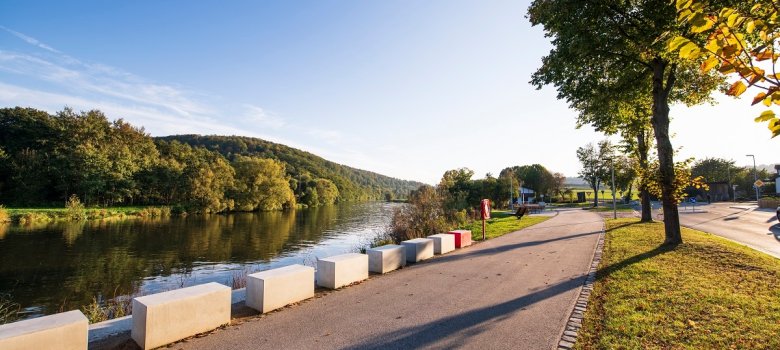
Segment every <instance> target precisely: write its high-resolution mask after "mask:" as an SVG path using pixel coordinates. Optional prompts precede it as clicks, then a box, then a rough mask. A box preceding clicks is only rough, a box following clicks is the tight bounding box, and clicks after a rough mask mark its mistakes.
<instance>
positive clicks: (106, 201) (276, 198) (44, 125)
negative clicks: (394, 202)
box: [0, 107, 421, 212]
mask: <svg viewBox="0 0 780 350" xmlns="http://www.w3.org/2000/svg"><path fill="white" fill-rule="evenodd" d="M420 185H421V183H418V182H413V181H405V180H399V179H395V178H391V177H388V176H384V175H380V174H377V173H373V172H370V171H365V170H360V169H355V168H351V167H347V166H344V165H340V164H337V163H334V162H330V161H327V160H325V159H323V158H321V157H319V156H316V155H314V154H311V153H308V152H305V151H301V150H298V149H294V148H291V147H287V146H284V145H281V144H276V143H272V142H268V141H265V140H261V139H256V138H250V137H238V136H199V135H180V136H167V137H160V138H153V137H151V136H149V134H148V133H146V132H145V130H144V129H143V127H138V126H133V125H131V124H129V123H127V122H125V121H124V120H122V119H117V120H113V121H112V120H109V118H108V117H107V116H106V115H104V114H103V113H102V112H100V111H99V110H91V111H87V112H75V111H73V110H72V109H69V108H65V109H63V110H62V111H59V112H57V113H55V114H49V113H47V112H45V111H41V110H36V109H33V108H22V107H15V108H3V109H0V204H3V205H7V206H57V207H59V206H62V205H64V203H65V202H66V200H67V199H68V198H70V197H71V196H73V195H75V196H77V197H78V198H79V200H80V201H81V202H83V203H85V204H87V205H89V206H117V205H167V206H173V207H181V208H182V210H186V211H189V212H225V211H254V210H280V209H284V208H291V207H295V206H297V205H299V204H302V205H307V206H318V205H327V204H332V203H336V202H340V201H365V200H378V199H394V198H405V197H406V196H407V195H408V193H409V192H410V191H411V190H414V189H416V188H418V187H419V186H420Z"/></svg>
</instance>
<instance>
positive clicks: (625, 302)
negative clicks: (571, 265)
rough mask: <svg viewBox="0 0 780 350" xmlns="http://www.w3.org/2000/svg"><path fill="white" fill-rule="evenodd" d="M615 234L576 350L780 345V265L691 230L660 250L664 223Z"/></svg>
mask: <svg viewBox="0 0 780 350" xmlns="http://www.w3.org/2000/svg"><path fill="white" fill-rule="evenodd" d="M607 229H608V231H607V236H606V242H605V245H604V254H603V257H602V262H601V266H600V267H599V270H598V273H597V282H596V285H595V288H594V292H593V294H592V295H591V299H590V305H589V307H588V311H587V312H586V314H585V321H584V322H583V328H582V330H581V331H580V334H579V338H578V340H577V344H576V348H578V349H596V348H598V349H606V348H618V349H725V348H740V349H777V348H780V338H778V337H777V334H778V333H780V288H778V286H780V260H778V259H775V258H773V257H771V256H768V255H766V254H763V253H759V252H757V251H754V250H752V249H750V248H747V247H744V246H741V245H738V244H736V243H733V242H731V241H728V240H725V239H722V238H720V237H717V236H713V235H710V234H706V233H703V232H699V231H694V230H689V229H683V240H684V241H685V243H684V244H682V245H679V246H677V247H675V248H666V247H659V243H660V242H662V241H663V224H662V223H650V224H642V223H639V222H638V221H637V220H635V219H618V220H610V221H608V222H607Z"/></svg>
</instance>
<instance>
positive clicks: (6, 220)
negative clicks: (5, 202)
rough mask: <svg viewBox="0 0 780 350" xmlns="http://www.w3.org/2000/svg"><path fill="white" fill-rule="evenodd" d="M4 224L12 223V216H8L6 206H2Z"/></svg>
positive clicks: (1, 213) (1, 212) (0, 206)
mask: <svg viewBox="0 0 780 350" xmlns="http://www.w3.org/2000/svg"><path fill="white" fill-rule="evenodd" d="M4 222H11V215H10V214H8V210H6V209H5V207H4V206H2V205H0V224H2V223H4Z"/></svg>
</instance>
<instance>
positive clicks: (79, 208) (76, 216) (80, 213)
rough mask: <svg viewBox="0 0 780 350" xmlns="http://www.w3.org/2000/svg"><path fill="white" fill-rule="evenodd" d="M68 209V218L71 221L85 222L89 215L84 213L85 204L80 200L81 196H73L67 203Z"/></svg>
mask: <svg viewBox="0 0 780 350" xmlns="http://www.w3.org/2000/svg"><path fill="white" fill-rule="evenodd" d="M65 208H66V209H67V214H66V215H67V217H68V219H70V220H84V219H86V218H87V215H86V214H85V213H84V204H82V203H81V201H80V200H79V196H77V195H75V194H72V195H70V198H68V201H67V202H66V203H65Z"/></svg>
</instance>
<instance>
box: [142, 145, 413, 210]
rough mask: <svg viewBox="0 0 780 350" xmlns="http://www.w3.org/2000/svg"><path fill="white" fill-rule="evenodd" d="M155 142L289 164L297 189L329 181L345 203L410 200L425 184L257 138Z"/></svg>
mask: <svg viewBox="0 0 780 350" xmlns="http://www.w3.org/2000/svg"><path fill="white" fill-rule="evenodd" d="M155 139H158V140H163V141H167V142H170V141H178V142H181V143H185V144H188V145H190V146H192V147H203V148H206V149H208V150H210V151H215V152H218V153H220V154H221V155H222V156H224V157H225V158H227V159H232V158H234V157H235V156H237V155H241V156H250V157H260V158H269V159H275V160H279V161H281V162H283V163H284V164H285V169H286V171H287V174H288V175H289V176H290V181H291V183H292V187H293V188H294V189H297V188H299V187H305V186H306V185H305V183H306V182H308V181H311V180H312V179H318V178H322V179H328V180H330V181H332V182H333V183H334V184H336V187H338V190H339V199H340V200H342V201H365V200H376V199H387V198H386V197H387V196H388V195H389V197H391V198H392V199H394V198H406V196H407V195H408V194H409V192H410V191H412V190H415V189H417V188H418V187H420V186H421V185H422V183H421V182H415V181H407V180H400V179H396V178H393V177H389V176H385V175H381V174H377V173H375V172H371V171H367V170H362V169H356V168H352V167H349V166H346V165H341V164H338V163H334V162H331V161H329V160H326V159H324V158H322V157H320V156H317V155H315V154H312V153H309V152H306V151H302V150H299V149H296V148H292V147H289V146H285V145H282V144H278V143H273V142H270V141H266V140H262V139H258V138H254V137H244V136H216V135H208V136H203V135H173V136H164V137H157V138H155ZM300 192H302V191H300ZM297 194H299V195H303V193H297Z"/></svg>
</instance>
